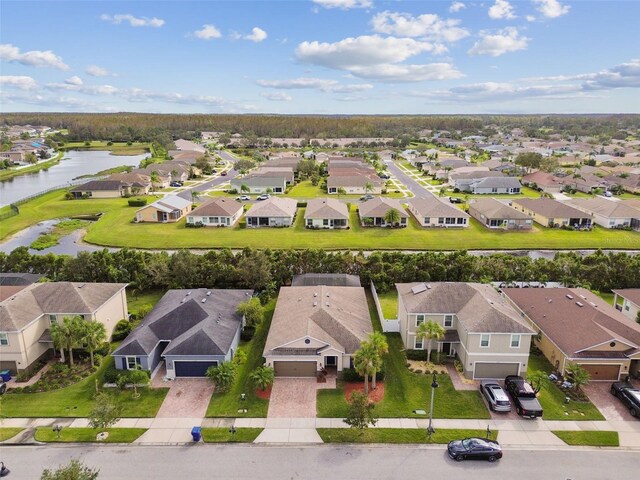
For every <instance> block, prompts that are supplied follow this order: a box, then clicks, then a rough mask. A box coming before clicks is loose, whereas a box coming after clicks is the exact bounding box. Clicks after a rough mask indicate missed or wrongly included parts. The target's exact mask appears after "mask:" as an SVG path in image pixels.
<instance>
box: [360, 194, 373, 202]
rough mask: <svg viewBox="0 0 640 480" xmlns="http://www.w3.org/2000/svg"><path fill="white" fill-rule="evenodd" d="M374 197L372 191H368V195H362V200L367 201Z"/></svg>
mask: <svg viewBox="0 0 640 480" xmlns="http://www.w3.org/2000/svg"><path fill="white" fill-rule="evenodd" d="M372 198H373V195H371V194H370V193H367V194H366V195H363V196H361V197H360V200H364V201H365V202H366V201H367V200H371V199H372Z"/></svg>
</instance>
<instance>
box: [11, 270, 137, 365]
mask: <svg viewBox="0 0 640 480" xmlns="http://www.w3.org/2000/svg"><path fill="white" fill-rule="evenodd" d="M126 286H127V285H126V284H125V283H88V282H46V283H33V284H31V285H27V286H26V287H25V288H23V289H22V290H20V291H18V292H16V293H15V294H13V295H11V296H9V297H7V298H6V299H4V300H3V301H1V302H0V369H1V370H10V371H11V372H12V373H14V374H15V373H16V372H19V371H22V370H26V369H28V368H29V367H30V366H32V365H33V364H34V363H35V362H37V361H38V360H40V359H44V358H47V357H48V356H50V355H52V354H53V353H54V351H53V348H54V347H53V341H52V340H51V325H52V324H54V323H56V322H62V321H63V320H64V318H65V317H75V316H78V315H79V316H81V317H82V318H83V319H84V320H86V321H87V322H100V323H102V324H103V325H104V326H105V329H106V332H107V336H108V337H110V336H111V333H112V332H113V328H114V327H115V325H116V323H117V322H118V321H120V320H122V319H124V318H127V317H128V312H127V295H126V293H125V287H126Z"/></svg>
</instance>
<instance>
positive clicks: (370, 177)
mask: <svg viewBox="0 0 640 480" xmlns="http://www.w3.org/2000/svg"><path fill="white" fill-rule="evenodd" d="M327 173H328V174H329V176H328V178H327V193H328V194H329V195H334V194H338V192H341V191H344V192H345V193H346V194H351V195H361V194H366V193H374V194H380V193H382V190H383V189H384V186H385V181H384V180H383V179H381V178H380V177H379V176H378V173H377V172H376V170H375V168H373V167H372V166H371V165H370V164H368V163H367V162H366V161H365V160H364V158H361V157H329V158H328V160H327Z"/></svg>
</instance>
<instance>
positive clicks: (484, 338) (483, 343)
mask: <svg viewBox="0 0 640 480" xmlns="http://www.w3.org/2000/svg"><path fill="white" fill-rule="evenodd" d="M490 338H491V335H489V334H488V333H485V334H482V335H480V347H482V348H489V339H490Z"/></svg>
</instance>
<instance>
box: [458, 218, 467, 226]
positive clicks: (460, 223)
mask: <svg viewBox="0 0 640 480" xmlns="http://www.w3.org/2000/svg"><path fill="white" fill-rule="evenodd" d="M466 223H467V219H466V218H458V225H465V224H466Z"/></svg>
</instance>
